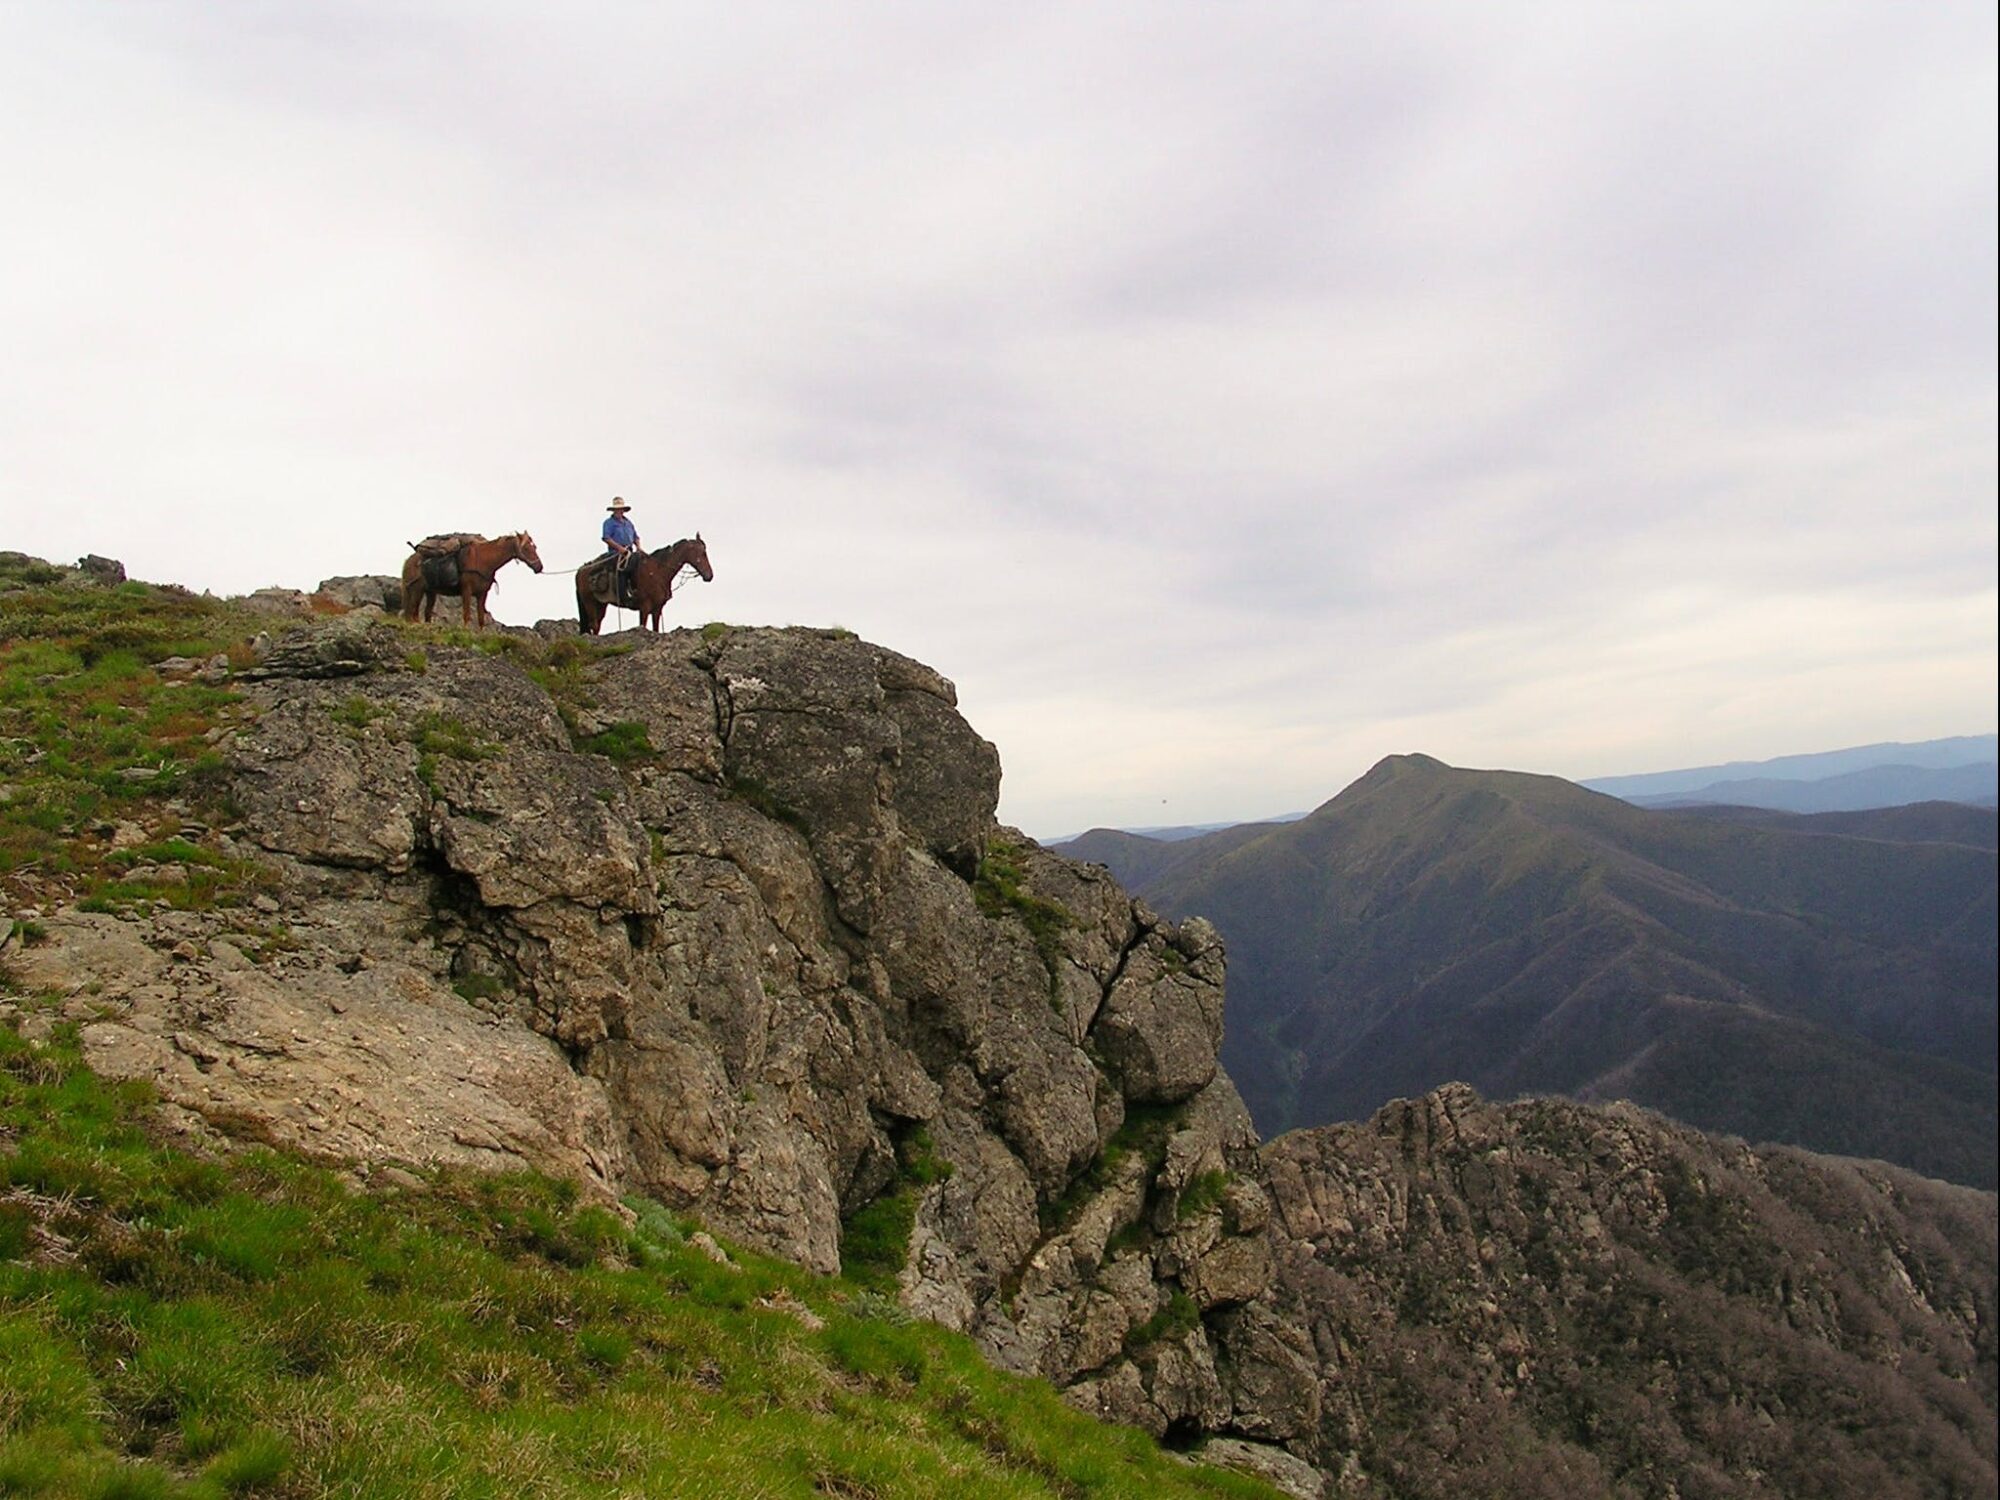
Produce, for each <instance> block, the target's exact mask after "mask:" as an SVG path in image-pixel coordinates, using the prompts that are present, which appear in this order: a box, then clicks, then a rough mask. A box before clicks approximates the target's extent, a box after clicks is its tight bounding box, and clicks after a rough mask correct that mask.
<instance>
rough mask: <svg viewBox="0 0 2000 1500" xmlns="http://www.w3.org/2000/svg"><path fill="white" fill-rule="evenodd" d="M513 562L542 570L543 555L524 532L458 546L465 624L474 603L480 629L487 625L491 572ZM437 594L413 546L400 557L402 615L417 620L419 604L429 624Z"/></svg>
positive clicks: (459, 593) (420, 556) (460, 596)
mask: <svg viewBox="0 0 2000 1500" xmlns="http://www.w3.org/2000/svg"><path fill="white" fill-rule="evenodd" d="M515 561H519V562H524V563H526V564H527V565H528V566H529V567H530V568H533V569H534V570H535V571H536V572H537V573H539V572H541V571H542V555H541V553H539V552H537V551H536V550H535V539H534V538H533V537H531V536H529V535H528V533H527V532H525V531H517V532H515V533H514V534H513V535H512V536H503V537H497V538H495V539H494V540H493V541H490V542H485V541H481V542H468V543H466V545H465V546H464V547H462V548H460V549H459V553H458V602H459V616H460V618H461V619H462V620H463V622H464V623H465V624H467V625H470V624H471V623H472V611H473V606H474V605H475V604H477V605H478V606H479V629H481V630H484V629H485V628H486V595H487V593H488V591H490V590H491V589H492V587H493V575H494V574H496V573H498V572H499V571H500V570H501V569H502V568H504V567H505V566H506V565H507V564H508V563H510V562H515ZM439 597H440V593H439V590H437V589H435V588H432V587H431V584H430V581H429V580H428V579H426V578H425V577H424V559H423V555H422V554H421V553H419V552H417V551H415V550H414V549H412V551H411V552H410V555H409V556H408V557H407V558H405V559H404V560H403V618H404V619H406V620H414V619H416V617H417V611H418V608H419V607H421V608H422V610H423V616H424V623H426V624H429V623H430V619H431V615H432V613H433V612H434V611H435V610H436V609H437V602H438V599H439Z"/></svg>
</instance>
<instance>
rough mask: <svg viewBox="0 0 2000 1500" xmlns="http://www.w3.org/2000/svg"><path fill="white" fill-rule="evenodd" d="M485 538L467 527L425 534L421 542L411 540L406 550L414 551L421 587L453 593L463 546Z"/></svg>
mask: <svg viewBox="0 0 2000 1500" xmlns="http://www.w3.org/2000/svg"><path fill="white" fill-rule="evenodd" d="M485 540H486V538H485V537H483V536H479V535H477V534H476V533H474V532H470V531H444V532H439V533H438V534H437V535H436V536H427V537H425V538H424V539H423V540H422V541H421V542H412V543H411V544H410V550H411V551H412V552H414V553H416V554H417V562H418V566H419V567H420V568H421V570H422V573H423V580H424V587H425V588H427V589H429V590H430V591H431V592H432V593H434V594H455V593H457V592H458V582H459V573H460V569H461V566H462V565H463V563H464V560H465V549H466V548H467V547H469V546H471V545H472V544H473V543H474V542H483V541H485Z"/></svg>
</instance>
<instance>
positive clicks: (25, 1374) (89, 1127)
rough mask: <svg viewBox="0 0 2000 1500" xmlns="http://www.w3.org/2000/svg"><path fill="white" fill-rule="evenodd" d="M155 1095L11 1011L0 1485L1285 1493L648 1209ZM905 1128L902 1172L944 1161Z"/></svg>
mask: <svg viewBox="0 0 2000 1500" xmlns="http://www.w3.org/2000/svg"><path fill="white" fill-rule="evenodd" d="M148 1111H149V1100H148V1094H147V1091H146V1090H145V1089H143V1088H141V1087H138V1086H134V1085H126V1084H113V1083H108V1082H106V1081H104V1080H102V1079H99V1078H98V1077H96V1076H95V1075H93V1074H92V1073H91V1072H90V1071H89V1070H88V1069H87V1068H85V1067H84V1066H83V1064H82V1062H81V1059H80V1056H79V1055H78V1052H77V1043H76V1039H75V1035H74V1032H73V1031H72V1030H63V1029H59V1030H58V1031H57V1032H56V1033H55V1034H54V1035H53V1036H52V1037H51V1038H50V1040H49V1041H47V1042H45V1043H31V1042H29V1041H26V1040H24V1039H23V1038H22V1037H21V1036H20V1035H19V1034H18V1033H17V1032H16V1031H14V1030H11V1029H7V1028H0V1494H19V1495H45V1496H70V1495H81V1496H114V1495H128V1496H159V1497H176V1500H192V1497H199V1500H211V1497H216V1500H219V1497H226V1496H235V1495H252V1496H254V1495H273V1496H279V1495H282V1496H309V1495H310V1496H322V1495H323V1496H353V1497H361V1496H379V1495H396V1496H436V1497H446V1496H454V1497H456V1496H486V1495H493V1496H498V1495H507V1496H516V1495H520V1496H530V1495H531V1496H547V1497H567V1496H614V1495H617V1496H625V1495H673V1496H715V1497H717V1500H721V1497H730V1500H736V1497H742V1496H800V1497H811V1496H827V1495H836V1496H874V1497H884V1500H886V1497H900V1496H926V1497H928V1496H934V1495H982V1496H986V1495H991V1496H1017V1497H1023V1500H1026V1497H1037V1496H1064V1497H1070V1496H1094V1495H1104V1496H1125V1495H1130V1496H1148V1497H1152V1496H1163V1497H1172V1496H1183V1495H1186V1496H1195V1495H1207V1496H1253V1495H1254V1496H1268V1495H1269V1494H1270V1493H1271V1492H1270V1491H1268V1490H1266V1489H1265V1488H1264V1487H1262V1486H1261V1485H1258V1484H1257V1483H1255V1482H1253V1481H1251V1480H1248V1479H1246V1478H1243V1477H1241V1476H1237V1475H1233V1474H1226V1473H1223V1472H1220V1471H1216V1470H1210V1469H1204V1468H1198V1467H1190V1466H1188V1465H1185V1464H1183V1463H1180V1462H1177V1461H1176V1460H1174V1459H1172V1458H1170V1457H1168V1456H1166V1455H1163V1454H1162V1453H1161V1452H1160V1451H1159V1450H1158V1449H1157V1448H1156V1447H1155V1446H1154V1445H1153V1444H1152V1442H1151V1441H1150V1440H1149V1439H1147V1438H1146V1437H1145V1436H1144V1435H1143V1434H1141V1433H1138V1432H1135V1431H1132V1430H1129V1429H1118V1428H1111V1427H1106V1426H1103V1425H1101V1424H1098V1423H1095V1422H1092V1421H1091V1420H1089V1419H1088V1418H1086V1417H1083V1416H1082V1415H1080V1414H1078V1413H1076V1412H1074V1411H1072V1410H1071V1409H1069V1408H1068V1407H1066V1406H1064V1405H1063V1404H1062V1402H1061V1401H1060V1400H1059V1399H1058V1398H1057V1397H1056V1395H1055V1393H1054V1392H1053V1391H1052V1390H1050V1389H1049V1388H1048V1387H1047V1386H1045V1385H1042V1384H1039V1383H1037V1382H1033V1381H1026V1380H1022V1379H1019V1378H1017V1377H1013V1376H1008V1375H1004V1374H1002V1373H1000V1372H998V1371H996V1370H994V1369H992V1368H991V1367H990V1366H988V1365H987V1364H986V1363H985V1362H984V1361H983V1360H982V1359H981V1358H980V1357H979V1355H978V1353H977V1351H976V1350H975V1349H974V1348H973V1346H972V1345H971V1343H970V1342H969V1341H967V1340H965V1339H963V1338H960V1337H957V1336H955V1335H952V1334H948V1333H946V1332H944V1331H943V1330H941V1329H938V1328H936V1327H934V1326H931V1325H928V1324H923V1323H919V1322H915V1321H913V1320H911V1319H909V1318H908V1316H907V1315H906V1314H902V1313H901V1312H900V1310H899V1309H896V1308H894V1307H893V1305H892V1304H888V1303H886V1302H885V1301H884V1300H883V1299H881V1298H880V1297H877V1296H874V1295H872V1294H869V1293H865V1292H861V1291H859V1290H858V1289H857V1288H856V1287H855V1286H854V1285H853V1283H849V1282H840V1281H832V1280H826V1279H823V1278H818V1277H814V1276H812V1275H810V1274H808V1273H806V1272H804V1271H801V1270H799V1269H798V1268H796V1267H793V1266H789V1265H786V1264H784V1263H782V1262H778V1261H774V1260H768V1259H765V1258H763V1257H760V1256H757V1255H754V1254H752V1253H749V1252H747V1251H743V1250H740V1249H739V1250H734V1251H732V1262H731V1263H730V1264H726V1265H725V1264H718V1263H716V1262H715V1261H712V1260H711V1259H709V1258H708V1257H707V1256H706V1255H704V1254H703V1253H701V1251H700V1250H698V1249H697V1248H695V1247H694V1246H692V1245H691V1244H689V1243H688V1241H687V1234H688V1232H689V1231H690V1230H691V1229H692V1227H693V1226H692V1225H691V1224H689V1223H688V1222H686V1221H684V1220H681V1219H678V1218H676V1217H675V1216H674V1215H672V1214H669V1213H668V1212H666V1211H665V1210H664V1209H662V1208H660V1207H659V1206H658V1205H657V1204H650V1203H636V1204H635V1205H634V1206H633V1207H634V1209H635V1213H634V1215H633V1217H632V1219H631V1220H630V1221H629V1222H628V1220H627V1219H626V1218H625V1217H623V1216H620V1215H618V1214H614V1213H613V1212H611V1211H610V1210H609V1209H608V1208H607V1207H606V1206H604V1205H602V1204H597V1203H592V1202H589V1201H587V1200H585V1199H584V1198H583V1197H581V1196H580V1195H579V1193H578V1192H577V1190H576V1189H575V1188H574V1187H573V1186H571V1185H569V1184H566V1183H561V1182H554V1181H551V1180H548V1179H546V1178H539V1177H533V1176H526V1175H522V1176H510V1177H475V1176H471V1175H458V1174H451V1173H442V1172H440V1173H433V1174H430V1175H428V1176H427V1177H425V1178H424V1179H423V1180H422V1184H421V1186H419V1187H415V1188H405V1189H401V1190H397V1191H395V1192H393V1193H390V1192H382V1193H374V1192H367V1191H361V1190H357V1189H356V1188H354V1187H352V1186H351V1185H349V1184H348V1183H347V1182H345V1181H343V1180H342V1179H341V1177H339V1176H338V1175H337V1174H336V1173H334V1172H333V1171H331V1170H329V1169H327V1168H325V1167H323V1166H318V1165H313V1164H308V1163H305V1162H301V1161H298V1160H295V1159H291V1158H288V1157H286V1156H283V1155H280V1154H277V1153H273V1152H269V1151H264V1150H251V1151H246V1152H244V1153H243V1154H240V1155H236V1156H232V1157H229V1158H227V1159H223V1160H206V1159H202V1158H198V1157H195V1156H192V1155H189V1154H187V1153H186V1152H184V1151H180V1150H177V1149H173V1148H171V1147H168V1146H167V1145H165V1144H163V1143H161V1142H160V1141H158V1140H156V1139H155V1138H154V1137H153V1136H152V1135H151V1134H150V1133H149V1131H148V1128H147V1123H146V1122H147V1119H148ZM906 1147H907V1150H906V1155H907V1157H908V1160H907V1161H906V1162H905V1164H904V1173H905V1175H906V1176H907V1177H909V1178H910V1179H911V1183H910V1185H911V1186H915V1185H917V1182H918V1179H929V1180H935V1177H936V1175H937V1174H939V1173H942V1172H943V1171H945V1170H947V1168H945V1167H944V1165H943V1164H942V1163H940V1162H938V1161H937V1160H936V1159H935V1157H934V1156H932V1155H931V1153H930V1152H929V1151H928V1150H926V1149H925V1147H924V1145H923V1143H921V1142H915V1141H912V1142H909V1143H906ZM807 1311H809V1312H810V1313H811V1314H812V1317H810V1318H809V1317H807V1316H806V1315H805V1314H806V1312H807ZM816 1320H817V1321H818V1322H819V1324H820V1326H817V1327H815V1326H813V1323H814V1321H816Z"/></svg>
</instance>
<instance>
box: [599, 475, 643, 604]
mask: <svg viewBox="0 0 2000 1500" xmlns="http://www.w3.org/2000/svg"><path fill="white" fill-rule="evenodd" d="M605 509H606V510H608V511H610V512H611V514H610V515H608V516H606V517H605V518H604V531H603V537H604V548H605V552H604V556H603V557H600V558H598V559H597V561H596V562H593V563H592V564H591V566H592V567H593V568H601V567H602V565H603V564H604V563H606V562H609V563H611V564H612V567H611V568H608V569H603V572H602V573H601V575H600V576H601V577H603V579H604V582H605V584H606V585H607V587H606V588H605V589H604V590H603V592H604V593H605V594H606V595H607V596H608V597H606V599H605V602H606V603H607V604H609V603H614V602H619V601H622V600H623V598H624V596H625V595H626V594H627V593H628V592H629V589H628V586H627V581H626V579H625V577H624V574H625V572H626V570H627V569H629V568H630V567H631V566H632V564H633V562H634V561H635V560H636V559H637V558H638V556H639V529H638V527H636V526H634V525H633V524H632V522H631V521H630V520H629V519H628V518H627V513H628V512H629V511H630V510H631V509H632V507H631V506H629V505H627V504H626V503H625V501H624V500H623V499H622V498H621V497H619V496H617V495H614V496H612V497H611V503H610V504H609V505H607V506H606V507H605ZM614 569H615V571H613V570H614Z"/></svg>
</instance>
